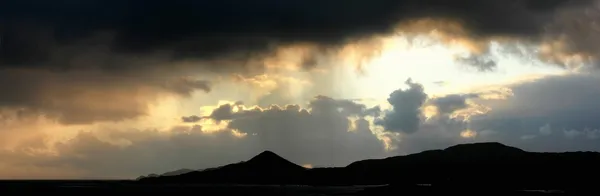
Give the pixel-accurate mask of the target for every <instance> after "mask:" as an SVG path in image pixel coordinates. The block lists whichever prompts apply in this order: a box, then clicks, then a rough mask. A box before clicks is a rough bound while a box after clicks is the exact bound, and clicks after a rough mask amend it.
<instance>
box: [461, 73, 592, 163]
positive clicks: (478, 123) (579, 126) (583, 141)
mask: <svg viewBox="0 0 600 196" xmlns="http://www.w3.org/2000/svg"><path fill="white" fill-rule="evenodd" d="M599 83H600V77H598V76H597V75H593V74H573V75H564V76H548V77H545V78H542V79H539V80H535V81H532V82H527V83H522V84H517V85H514V86H512V87H511V88H512V92H513V94H514V96H511V97H509V98H508V99H507V100H486V105H487V106H489V107H491V111H490V112H489V113H487V114H485V115H481V116H475V117H473V118H472V119H471V122H470V128H471V129H473V130H476V131H483V130H487V131H491V132H494V133H495V134H494V139H496V140H498V141H503V142H506V143H510V144H514V145H517V146H519V147H523V148H527V149H531V150H536V151H548V150H550V151H565V150H590V149H593V150H600V145H598V141H597V140H596V134H597V133H596V131H595V130H597V129H600V123H598V121H597V120H596V117H597V116H598V115H600V112H599V111H600V103H599V102H598V101H597V100H596V97H598V96H600V88H599V87H598V85H596V84H599Z"/></svg>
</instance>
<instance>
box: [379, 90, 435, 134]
mask: <svg viewBox="0 0 600 196" xmlns="http://www.w3.org/2000/svg"><path fill="white" fill-rule="evenodd" d="M406 85H408V87H409V88H408V89H406V90H402V89H400V90H396V91H394V92H392V94H390V97H389V98H388V99H387V101H388V103H389V104H390V105H392V107H393V108H392V110H391V111H387V112H386V113H385V116H384V117H383V119H381V120H378V121H376V124H378V125H381V126H383V127H384V128H385V130H386V131H393V132H404V133H414V132H416V131H418V130H419V126H420V124H421V106H423V104H424V103H425V100H426V99H427V94H425V92H424V89H423V85H421V84H418V83H413V82H412V80H411V79H408V80H407V81H406Z"/></svg>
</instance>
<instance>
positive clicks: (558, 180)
mask: <svg viewBox="0 0 600 196" xmlns="http://www.w3.org/2000/svg"><path fill="white" fill-rule="evenodd" d="M599 167H600V153H598V152H563V153H538V152H527V151H523V150H521V149H518V148H515V147H510V146H506V145H503V144H500V143H493V142H492V143H474V144H461V145H456V146H452V147H449V148H446V149H444V150H430V151H424V152H421V153H416V154H410V155H406V156H395V157H389V158H385V159H371V160H362V161H357V162H354V163H352V164H350V165H348V166H346V167H337V168H315V169H305V168H303V167H301V166H299V165H296V164H294V163H292V162H289V161H287V160H285V159H283V158H281V157H279V156H278V155H276V154H275V153H273V152H269V151H266V152H263V153H261V154H259V155H258V156H256V157H254V158H252V159H250V160H249V161H246V162H241V163H236V164H230V165H226V166H223V167H220V168H214V169H212V170H205V171H196V172H190V173H186V174H182V175H176V176H160V177H155V178H144V179H141V180H140V182H142V183H205V184H215V183H216V184H232V183H233V184H305V185H377V184H393V185H405V184H430V185H432V186H436V187H446V188H448V187H463V188H471V189H490V188H494V189H569V188H582V187H588V186H590V185H592V184H593V183H595V181H596V178H598V177H599V176H600V168H599Z"/></svg>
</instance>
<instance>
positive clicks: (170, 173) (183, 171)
mask: <svg viewBox="0 0 600 196" xmlns="http://www.w3.org/2000/svg"><path fill="white" fill-rule="evenodd" d="M193 171H196V170H193V169H179V170H175V171H170V172H166V173H164V174H161V175H158V174H148V175H147V176H140V177H138V178H137V179H136V180H141V179H142V178H154V177H159V176H177V175H181V174H186V173H190V172H193Z"/></svg>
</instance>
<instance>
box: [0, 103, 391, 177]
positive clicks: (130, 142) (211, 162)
mask: <svg viewBox="0 0 600 196" xmlns="http://www.w3.org/2000/svg"><path fill="white" fill-rule="evenodd" d="M311 103H312V104H309V105H310V107H308V108H300V107H299V106H297V105H288V106H285V107H283V108H282V107H279V106H272V107H270V108H260V109H251V108H246V107H245V106H243V105H242V104H241V103H237V104H230V105H237V106H239V107H240V109H239V110H235V111H232V112H231V113H230V115H229V116H226V117H225V116H219V118H220V119H221V120H222V122H221V123H228V126H227V127H225V128H224V129H222V130H217V131H204V130H203V127H202V123H203V122H197V123H198V124H196V125H189V126H188V125H186V126H175V127H172V128H170V129H168V130H156V129H126V128H123V127H121V128H119V129H107V128H102V129H97V130H93V131H82V132H79V133H78V134H77V135H75V137H73V138H72V139H70V140H66V141H61V142H58V143H55V144H52V143H45V142H41V141H43V140H44V139H45V138H46V137H45V136H40V137H37V138H34V140H32V142H29V143H22V145H20V146H18V147H16V148H14V149H13V150H12V151H6V153H7V155H10V156H11V157H12V158H11V159H10V162H6V161H1V162H0V163H4V164H6V167H4V168H0V175H1V174H4V173H7V172H8V171H9V169H11V168H21V169H22V165H24V164H25V163H27V164H25V165H28V166H30V167H35V168H38V169H42V170H45V171H51V170H59V171H60V170H69V171H73V172H75V173H73V174H72V177H73V176H74V177H78V176H79V177H81V176H85V177H102V178H123V177H128V178H135V177H137V176H138V175H145V174H148V173H156V172H166V171H170V170H176V169H180V168H195V169H202V168H208V167H215V166H220V165H223V164H227V163H233V162H238V161H242V160H246V159H248V158H250V157H252V156H254V155H256V154H258V153H260V152H261V151H264V150H272V151H274V152H276V153H278V154H280V155H282V156H284V157H286V158H288V159H290V160H291V161H293V162H296V163H299V164H301V163H310V164H312V165H314V166H344V165H347V164H349V163H351V162H353V161H355V160H360V159H367V158H382V157H385V156H387V153H388V152H387V151H386V150H385V148H384V143H383V142H382V141H381V140H379V139H378V136H377V135H376V134H375V132H374V131H372V130H371V123H370V122H369V121H368V120H366V119H364V118H362V117H361V115H362V114H364V111H366V110H368V108H366V107H361V104H357V103H352V102H350V101H348V100H336V99H332V98H329V97H325V96H318V97H315V99H314V100H313V101H312V102H311ZM222 108H227V106H225V107H216V109H214V110H213V113H214V111H223V109H222ZM357 108H363V109H357ZM217 116H218V115H214V116H210V117H207V118H210V119H211V120H215V119H214V118H217ZM7 157H8V156H7ZM207 157H208V158H207ZM116 160H118V161H116ZM29 175H30V176H34V177H40V176H44V175H49V174H46V173H31V174H29ZM36 175H38V176H36ZM47 177H48V176H47ZM67 177H68V176H67Z"/></svg>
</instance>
